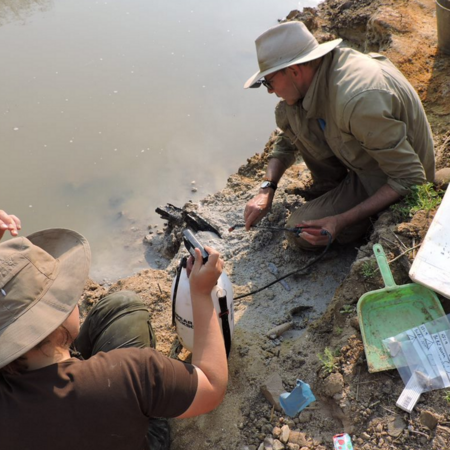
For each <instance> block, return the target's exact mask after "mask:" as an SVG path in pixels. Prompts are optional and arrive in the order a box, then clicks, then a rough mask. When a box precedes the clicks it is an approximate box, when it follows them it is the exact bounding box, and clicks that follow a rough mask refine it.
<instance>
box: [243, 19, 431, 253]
mask: <svg viewBox="0 0 450 450" xmlns="http://www.w3.org/2000/svg"><path fill="white" fill-rule="evenodd" d="M341 41H342V40H341V39H336V40H333V41H330V42H326V43H323V44H319V43H318V42H317V40H316V39H315V37H314V36H313V35H312V34H311V33H310V32H309V30H308V29H307V28H306V26H305V25H304V24H303V23H302V22H287V23H283V24H280V25H277V26H275V27H273V28H271V29H269V30H268V31H266V32H265V33H263V34H262V35H261V36H259V37H258V38H257V39H256V50H257V57H258V62H259V68H260V70H259V71H258V72H257V73H256V74H255V75H253V76H252V77H251V78H250V79H249V80H248V81H247V82H246V83H245V85H244V87H245V88H249V87H259V86H260V85H261V84H263V85H264V86H265V87H266V88H267V90H268V92H269V93H270V94H272V93H275V94H276V95H277V97H280V98H281V99H282V100H281V101H280V102H279V103H278V105H277V107H276V110H275V117H276V123H277V125H278V127H279V129H280V130H281V133H280V135H279V137H278V138H277V140H276V142H275V145H274V148H273V151H272V153H271V155H270V159H269V163H268V167H267V170H266V174H265V180H264V182H263V183H262V185H261V187H260V190H259V193H258V194H257V195H256V197H254V198H253V199H251V200H250V201H249V202H248V203H247V205H246V208H245V212H244V218H245V224H246V229H247V230H248V229H250V227H251V226H252V225H253V224H255V223H257V222H258V221H259V220H261V219H262V218H263V217H264V216H265V215H266V214H267V212H268V211H269V209H270V207H271V205H272V201H273V198H274V194H275V190H276V188H277V184H278V182H279V181H280V179H281V177H282V176H283V174H284V172H285V171H286V169H287V168H288V167H290V166H291V165H292V164H294V162H295V160H296V153H297V152H298V153H299V154H300V155H301V157H302V158H303V160H304V162H305V164H306V166H307V167H308V169H309V170H310V172H311V176H312V180H313V185H312V188H311V194H313V193H315V194H316V196H315V198H314V199H313V200H311V201H308V202H307V203H305V204H303V205H302V206H301V207H300V208H298V209H297V210H296V211H294V212H293V213H292V215H291V216H290V218H289V219H288V223H287V226H288V227H295V226H301V227H306V228H307V229H306V230H305V231H304V232H302V233H301V234H300V236H298V237H296V236H295V235H294V233H288V240H289V241H290V243H291V245H293V246H294V247H298V248H302V249H314V248H316V246H323V245H326V244H327V241H328V237H327V236H326V234H325V235H323V234H320V233H317V232H315V233H313V230H312V229H314V228H315V229H316V231H317V229H325V230H327V231H328V232H329V233H330V234H331V237H332V239H333V240H334V239H336V240H337V241H338V242H341V243H348V242H351V241H353V240H355V239H358V238H360V237H361V236H363V235H364V234H365V233H366V231H367V230H368V228H369V226H370V217H371V216H373V215H376V214H377V213H379V212H380V211H382V210H384V209H385V208H387V207H388V206H389V205H391V204H392V203H395V202H397V201H399V200H400V199H401V198H402V197H403V196H405V195H406V194H408V193H409V192H410V189H411V187H412V186H415V185H420V184H424V183H426V182H433V180H434V176H435V157H434V148H433V138H432V132H431V129H430V126H429V124H428V121H427V118H426V115H425V111H424V109H423V106H422V104H421V102H420V99H419V97H418V95H417V93H416V92H415V91H414V89H413V87H412V86H411V85H410V83H409V82H408V81H407V80H406V78H405V77H404V76H403V75H402V74H401V73H400V71H399V70H398V69H396V68H395V67H394V65H393V64H392V63H391V62H390V61H389V60H388V59H387V58H385V57H384V56H382V55H379V54H376V53H370V54H367V55H366V54H362V53H360V52H358V51H356V50H352V49H350V48H343V47H342V46H340V44H341ZM308 227H309V229H310V230H309V232H308Z"/></svg>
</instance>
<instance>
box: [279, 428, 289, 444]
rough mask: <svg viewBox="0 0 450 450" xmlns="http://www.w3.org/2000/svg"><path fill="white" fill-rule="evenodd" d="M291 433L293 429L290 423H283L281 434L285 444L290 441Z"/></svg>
mask: <svg viewBox="0 0 450 450" xmlns="http://www.w3.org/2000/svg"><path fill="white" fill-rule="evenodd" d="M290 433H291V429H290V428H289V426H288V425H283V426H282V427H281V435H280V441H281V442H283V444H287V442H288V441H289V435H290Z"/></svg>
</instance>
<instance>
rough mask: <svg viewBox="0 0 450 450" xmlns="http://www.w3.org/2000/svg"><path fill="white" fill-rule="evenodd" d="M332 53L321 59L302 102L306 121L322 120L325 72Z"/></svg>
mask: <svg viewBox="0 0 450 450" xmlns="http://www.w3.org/2000/svg"><path fill="white" fill-rule="evenodd" d="M332 53H333V52H330V53H328V54H326V55H325V56H324V57H323V59H322V63H321V64H320V66H319V69H318V70H317V72H316V74H315V75H314V78H313V80H312V83H311V86H309V89H308V91H307V92H306V95H305V97H304V99H303V101H302V106H303V109H304V110H305V111H306V117H307V119H320V118H321V119H323V118H324V117H323V116H324V111H325V109H326V108H325V105H326V102H327V101H328V85H327V72H328V69H329V67H330V65H331V61H332V59H333V57H332Z"/></svg>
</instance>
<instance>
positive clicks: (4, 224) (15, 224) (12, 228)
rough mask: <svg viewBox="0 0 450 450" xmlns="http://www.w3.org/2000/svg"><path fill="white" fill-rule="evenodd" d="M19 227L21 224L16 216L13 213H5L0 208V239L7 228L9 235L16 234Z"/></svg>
mask: <svg viewBox="0 0 450 450" xmlns="http://www.w3.org/2000/svg"><path fill="white" fill-rule="evenodd" d="M21 228H22V225H21V223H20V219H19V218H18V217H16V216H14V215H13V214H7V213H6V212H5V211H3V210H2V209H0V239H1V238H2V237H3V235H4V234H5V231H7V230H9V232H10V233H11V236H17V235H18V234H19V230H20V229H21Z"/></svg>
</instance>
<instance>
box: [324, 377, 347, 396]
mask: <svg viewBox="0 0 450 450" xmlns="http://www.w3.org/2000/svg"><path fill="white" fill-rule="evenodd" d="M343 389H344V377H343V376H342V375H341V374H340V373H332V374H331V375H329V376H328V377H327V378H326V379H325V380H324V387H323V391H324V393H325V395H327V396H328V397H333V396H334V395H335V394H340V393H341V392H342V390H343Z"/></svg>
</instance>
